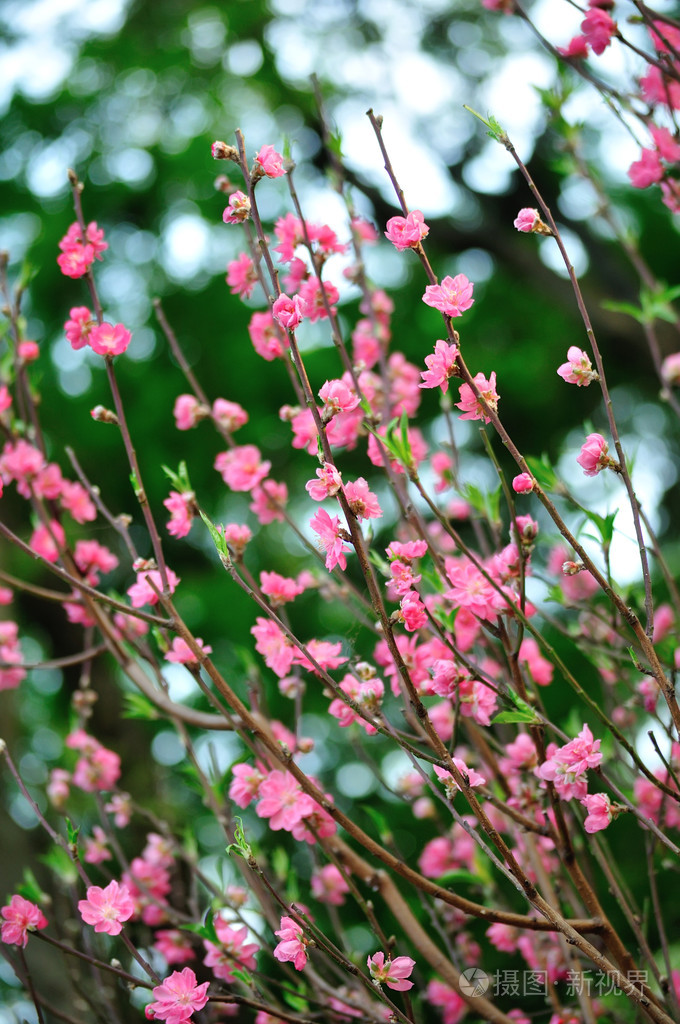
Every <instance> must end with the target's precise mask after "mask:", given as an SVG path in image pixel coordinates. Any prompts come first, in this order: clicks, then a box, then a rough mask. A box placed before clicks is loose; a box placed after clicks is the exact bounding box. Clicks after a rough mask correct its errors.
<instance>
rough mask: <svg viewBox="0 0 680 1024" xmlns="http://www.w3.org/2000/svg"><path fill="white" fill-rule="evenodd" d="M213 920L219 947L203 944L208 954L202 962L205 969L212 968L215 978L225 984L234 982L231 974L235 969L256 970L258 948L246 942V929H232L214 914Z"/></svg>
mask: <svg viewBox="0 0 680 1024" xmlns="http://www.w3.org/2000/svg"><path fill="white" fill-rule="evenodd" d="M213 920H214V923H215V931H216V933H217V938H218V939H219V940H220V945H219V946H216V945H215V943H214V942H205V943H204V946H205V949H206V952H207V953H208V955H207V956H206V958H205V960H204V961H203V963H204V964H205V965H206V967H211V968H212V970H213V973H214V975H215V977H216V978H219V979H220V980H221V981H227V982H229V981H235V980H236V978H235V975H234V973H233V970H234V968H235V967H236V968H238V969H240V970H247V971H254V970H255V969H256V968H257V963H256V960H255V954H256V953H258V952H259V949H260V947H259V946H258V945H257V943H256V942H246V939H247V938H248V929H247V927H246V926H245V925H244V926H243V927H242V928H233V927H232V925H231V924H230V923H229V922H228V921H225V920H224V918H223V917H221V915H220V914H215V917H214V919H213Z"/></svg>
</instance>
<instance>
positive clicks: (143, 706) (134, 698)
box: [123, 693, 160, 722]
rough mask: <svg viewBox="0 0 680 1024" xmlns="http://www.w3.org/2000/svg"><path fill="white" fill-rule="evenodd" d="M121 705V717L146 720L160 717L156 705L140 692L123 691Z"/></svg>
mask: <svg viewBox="0 0 680 1024" xmlns="http://www.w3.org/2000/svg"><path fill="white" fill-rule="evenodd" d="M123 705H124V706H123V718H139V719H142V720H143V721H146V722H154V721H156V720H157V719H158V718H160V715H159V713H158V708H157V707H156V705H155V704H154V703H153V702H152V701H150V700H149V698H148V697H145V696H144V695H143V694H142V693H124V694H123Z"/></svg>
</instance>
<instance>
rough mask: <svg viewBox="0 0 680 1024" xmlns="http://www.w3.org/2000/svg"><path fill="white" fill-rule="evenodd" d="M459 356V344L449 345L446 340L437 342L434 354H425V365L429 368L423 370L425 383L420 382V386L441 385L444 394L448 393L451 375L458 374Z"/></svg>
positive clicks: (433, 386)
mask: <svg viewBox="0 0 680 1024" xmlns="http://www.w3.org/2000/svg"><path fill="white" fill-rule="evenodd" d="M457 357H458V346H457V345H447V343H446V342H445V341H437V342H435V346H434V353H433V354H432V355H429V356H425V365H426V366H427V370H423V371H422V372H421V374H420V376H421V377H422V378H423V383H422V384H419V385H418V387H421V388H437V387H441V389H442V391H443V392H444V394H446V392H447V391H448V390H449V377H455V376H456V371H457V366H456V359H457Z"/></svg>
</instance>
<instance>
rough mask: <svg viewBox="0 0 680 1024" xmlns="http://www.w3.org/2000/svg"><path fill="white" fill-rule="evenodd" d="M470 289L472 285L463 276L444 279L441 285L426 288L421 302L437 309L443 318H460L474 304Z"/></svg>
mask: <svg viewBox="0 0 680 1024" xmlns="http://www.w3.org/2000/svg"><path fill="white" fill-rule="evenodd" d="M472 288H473V285H472V283H471V282H470V281H468V279H467V277H466V276H465V274H456V276H455V277H445V278H444V279H443V281H442V282H441V284H430V285H428V286H427V288H426V289H425V294H424V295H423V302H424V303H425V304H426V305H427V306H433V307H434V308H435V309H438V310H439V311H440V312H441V313H443V314H444V315H445V316H451V317H455V316H462V314H463V313H464V312H465V311H466V310H467V309H469V308H470V306H471V305H472V304H473V302H474V299H473V298H472Z"/></svg>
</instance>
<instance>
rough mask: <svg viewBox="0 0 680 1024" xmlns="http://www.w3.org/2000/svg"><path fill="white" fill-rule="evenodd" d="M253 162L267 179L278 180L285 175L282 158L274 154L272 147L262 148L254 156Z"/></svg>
mask: <svg viewBox="0 0 680 1024" xmlns="http://www.w3.org/2000/svg"><path fill="white" fill-rule="evenodd" d="M255 161H256V163H258V164H259V165H260V167H261V168H262V170H263V171H264V173H265V174H266V175H267V177H268V178H280V177H282V175H284V174H285V173H286V171H285V169H284V166H283V157H282V156H281V154H280V153H277V152H276V150H275V149H274V147H273V146H262V147H261V148H260V151H259V153H256V154H255Z"/></svg>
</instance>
